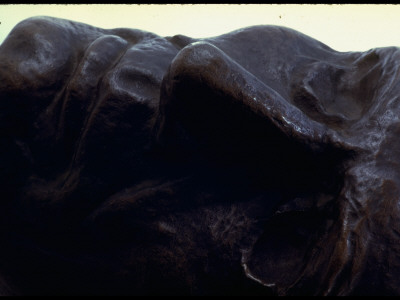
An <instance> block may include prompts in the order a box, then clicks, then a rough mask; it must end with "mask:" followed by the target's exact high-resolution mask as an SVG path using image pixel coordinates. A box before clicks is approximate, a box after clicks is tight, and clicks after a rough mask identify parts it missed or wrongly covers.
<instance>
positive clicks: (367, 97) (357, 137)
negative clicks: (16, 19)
mask: <svg viewBox="0 0 400 300" xmlns="http://www.w3.org/2000/svg"><path fill="white" fill-rule="evenodd" d="M399 65H400V50H399V48H396V47H390V48H376V49H371V50H369V51H366V52H337V51H335V50H333V49H331V48H329V47H328V46H326V45H324V44H322V43H320V42H318V41H316V40H314V39H312V38H310V37H308V36H306V35H303V34H301V33H299V32H296V31H294V30H292V29H288V28H283V27H277V26H256V27H250V28H244V29H241V30H237V31H234V32H231V33H228V34H225V35H221V36H218V37H213V38H205V39H192V38H189V37H186V36H182V35H177V36H174V37H165V38H164V37H160V36H157V35H155V34H152V33H149V32H145V31H141V30H133V29H121V28H120V29H112V30H111V29H110V30H106V29H99V28H95V27H92V26H89V25H85V24H81V23H76V22H71V21H68V20H62V19H55V18H49V17H37V18H32V19H28V20H25V21H23V22H21V23H20V24H18V25H17V26H16V27H15V28H14V29H13V30H12V32H11V33H10V34H9V36H8V37H7V38H6V40H5V41H4V42H3V43H2V44H1V46H0V124H1V126H0V130H1V135H0V141H1V147H0V151H1V156H0V157H1V165H0V178H1V180H0V182H1V191H2V196H1V202H0V205H1V213H0V219H1V232H0V234H1V241H2V246H1V250H0V251H1V254H2V255H1V259H0V293H2V294H5V295H7V294H11V295H13V294H21V295H229V294H231V295H239V294H241V295H398V294H399V293H400V219H399V217H400V211H399V209H400V202H399V200H400V174H399V172H400V166H399V163H400V150H399V149H400V143H399V142H397V139H398V137H399V135H400V121H399V113H400V107H399V104H400V101H399V97H400V96H399V94H400V75H399Z"/></svg>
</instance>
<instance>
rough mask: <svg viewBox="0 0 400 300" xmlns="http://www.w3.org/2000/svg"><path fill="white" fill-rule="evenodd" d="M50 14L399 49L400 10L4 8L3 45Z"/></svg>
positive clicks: (193, 32) (187, 31) (160, 29)
mask: <svg viewBox="0 0 400 300" xmlns="http://www.w3.org/2000/svg"><path fill="white" fill-rule="evenodd" d="M37 15H49V16H54V17H60V18H66V19H70V20H75V21H80V22H83V23H88V24H91V25H94V26H98V27H102V28H117V27H128V28H136V29H142V30H147V31H151V32H153V33H156V34H158V35H161V36H169V35H175V34H184V35H188V36H191V37H195V38H201V37H209V36H215V35H220V34H223V33H227V32H229V31H232V30H235V29H239V28H242V27H246V26H251V25H261V24H265V25H281V26H286V27H290V28H293V29H296V30H298V31H300V32H302V33H305V34H307V35H309V36H311V37H313V38H316V39H318V40H320V41H321V42H323V43H325V44H327V45H328V46H330V47H332V48H333V49H335V50H338V51H366V50H368V49H370V48H375V47H386V46H400V5H386V4H378V5H370V4H363V5H361V4H342V5H327V4H319V5H305V4H286V5H284V4H275V5H273V4H240V5H239V4H232V5H231V4H229V5H228V4H222V5H221V4H219V5H217V4H194V5H189V4H183V5H179V4H164V5H162V4H155V5H144V4H141V5H139V4H130V5H121V4H119V5H108V4H107V5H106V4H97V5H93V4H92V5H83V4H78V5H76V4H63V5H55V4H50V5H39V4H28V5H4V4H2V5H0V22H1V24H0V43H1V42H2V41H3V40H4V39H5V38H6V36H7V35H8V33H9V32H10V31H11V29H12V28H13V27H14V26H15V25H16V24H17V23H18V22H20V21H21V20H23V19H25V18H28V17H31V16H37Z"/></svg>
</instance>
